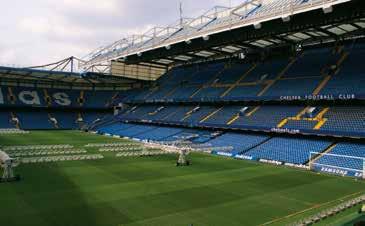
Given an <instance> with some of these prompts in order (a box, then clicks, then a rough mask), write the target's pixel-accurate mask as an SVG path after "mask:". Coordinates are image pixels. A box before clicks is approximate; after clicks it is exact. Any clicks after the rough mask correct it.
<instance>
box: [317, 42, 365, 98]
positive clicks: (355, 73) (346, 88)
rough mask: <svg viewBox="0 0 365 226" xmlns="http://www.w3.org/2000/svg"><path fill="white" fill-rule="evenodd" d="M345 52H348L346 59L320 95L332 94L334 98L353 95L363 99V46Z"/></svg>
mask: <svg viewBox="0 0 365 226" xmlns="http://www.w3.org/2000/svg"><path fill="white" fill-rule="evenodd" d="M345 51H346V50H345ZM347 51H349V55H348V57H347V58H346V59H345V61H344V62H343V64H342V65H341V66H340V68H339V71H338V73H336V74H335V75H334V76H333V77H332V79H331V80H330V81H329V82H328V84H327V85H326V86H325V87H324V89H323V90H322V91H321V94H324V95H328V94H332V95H334V96H335V97H337V96H338V95H345V94H354V95H357V96H359V97H361V98H362V99H364V98H365V86H364V83H365V71H364V70H365V67H364V65H363V59H364V56H365V45H360V46H355V47H354V48H352V49H350V50H347Z"/></svg>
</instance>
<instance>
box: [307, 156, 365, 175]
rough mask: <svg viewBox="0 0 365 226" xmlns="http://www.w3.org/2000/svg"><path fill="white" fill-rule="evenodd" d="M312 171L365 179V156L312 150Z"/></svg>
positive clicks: (310, 162)
mask: <svg viewBox="0 0 365 226" xmlns="http://www.w3.org/2000/svg"><path fill="white" fill-rule="evenodd" d="M309 159H310V161H309V168H310V170H312V171H317V172H324V173H329V174H336V175H341V176H350V177H356V178H362V179H365V158H362V157H357V156H349V155H338V154H330V153H320V152H311V153H310V156H309Z"/></svg>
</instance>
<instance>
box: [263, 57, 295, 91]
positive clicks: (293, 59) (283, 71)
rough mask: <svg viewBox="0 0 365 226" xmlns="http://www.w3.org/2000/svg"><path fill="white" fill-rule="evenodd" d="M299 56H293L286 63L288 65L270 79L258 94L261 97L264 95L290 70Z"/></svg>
mask: <svg viewBox="0 0 365 226" xmlns="http://www.w3.org/2000/svg"><path fill="white" fill-rule="evenodd" d="M297 59H298V58H297V57H293V58H292V60H291V61H290V62H289V63H288V65H286V67H285V68H284V69H283V70H282V71H281V72H280V73H279V75H278V76H277V77H276V78H275V79H274V80H269V81H268V84H267V85H266V86H265V87H264V89H263V90H261V91H260V92H259V93H258V94H257V96H258V97H261V96H264V94H265V93H266V92H267V91H268V90H269V89H270V88H271V87H272V86H273V85H274V84H275V82H276V81H278V80H279V79H280V78H281V77H283V76H284V74H285V73H286V72H287V71H288V70H289V68H290V67H291V66H292V65H293V64H294V63H295V62H296V61H297Z"/></svg>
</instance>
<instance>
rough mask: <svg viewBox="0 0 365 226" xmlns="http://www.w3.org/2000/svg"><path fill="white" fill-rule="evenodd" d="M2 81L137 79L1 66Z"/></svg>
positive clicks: (109, 82)
mask: <svg viewBox="0 0 365 226" xmlns="http://www.w3.org/2000/svg"><path fill="white" fill-rule="evenodd" d="M0 81H8V82H11V81H16V82H35V83H57V84H62V83H63V84H73V85H81V84H84V85H103V84H105V85H113V84H118V85H120V84H132V83H135V82H136V80H133V79H128V78H121V77H115V76H110V75H105V74H102V73H93V72H85V73H76V72H67V71H52V70H41V69H32V68H12V67H0Z"/></svg>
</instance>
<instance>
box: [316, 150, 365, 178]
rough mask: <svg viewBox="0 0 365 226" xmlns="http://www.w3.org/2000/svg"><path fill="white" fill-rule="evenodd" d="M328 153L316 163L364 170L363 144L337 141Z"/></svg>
mask: <svg viewBox="0 0 365 226" xmlns="http://www.w3.org/2000/svg"><path fill="white" fill-rule="evenodd" d="M328 154H329V155H323V156H322V157H321V158H319V159H318V160H317V161H316V163H317V164H320V165H322V166H328V167H334V168H336V167H338V168H339V169H345V170H352V169H355V170H358V171H360V172H362V171H363V170H364V160H365V144H354V143H339V144H337V145H336V146H335V147H334V148H333V149H332V150H331V152H329V153H328ZM345 156H348V158H347V157H345Z"/></svg>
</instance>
